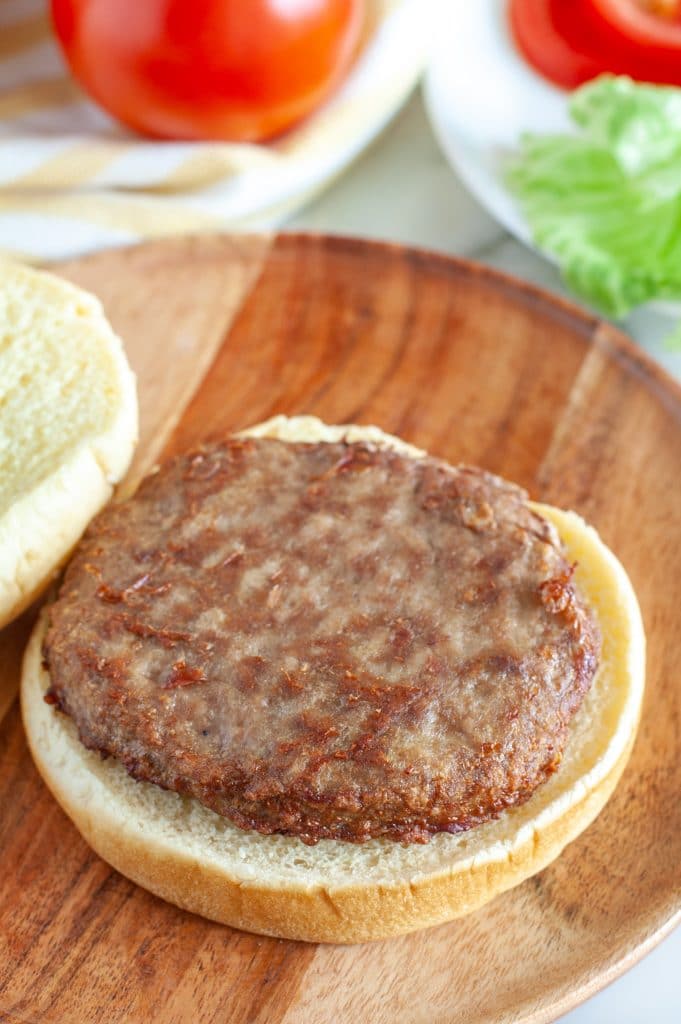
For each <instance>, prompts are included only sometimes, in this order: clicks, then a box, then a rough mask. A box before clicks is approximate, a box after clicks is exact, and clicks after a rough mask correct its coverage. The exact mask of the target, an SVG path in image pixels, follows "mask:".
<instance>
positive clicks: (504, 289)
mask: <svg viewBox="0 0 681 1024" xmlns="http://www.w3.org/2000/svg"><path fill="white" fill-rule="evenodd" d="M60 272H61V273H63V274H64V275H65V276H67V277H69V278H71V279H73V280H75V281H77V282H79V283H81V284H84V285H85V286H87V287H89V288H90V289H92V290H93V291H94V292H96V293H97V294H98V295H99V296H100V297H101V299H102V301H103V302H104V305H105V307H106V309H107V312H108V313H109V315H110V317H111V319H112V320H113V323H114V325H115V327H116V328H117V329H118V331H119V332H120V333H121V335H122V336H123V338H124V339H125V342H126V345H127V348H128V351H129V354H130V357H131V360H132V362H133V364H134V366H135V368H136V370H137V372H138V375H139V385H140V400H141V405H142V439H141V444H140V449H139V453H138V456H137V459H136V462H135V465H134V468H133V471H132V474H131V478H130V481H129V483H130V485H131V486H132V485H133V484H134V481H135V480H136V479H138V478H139V475H140V474H141V473H143V472H144V471H145V470H146V469H147V468H148V467H149V466H150V465H151V464H152V463H153V462H154V460H155V459H157V458H158V457H159V455H161V454H162V453H163V452H164V451H165V452H170V451H174V450H178V449H182V448H184V447H186V446H188V445H191V444H193V443H195V442H196V441H198V440H199V439H202V438H204V437H207V436H215V435H219V434H221V433H224V432H226V431H231V430H233V429H235V428H239V427H244V426H247V425H248V424H250V423H253V422H256V421H258V420H261V419H263V418H265V417H267V416H270V415H272V414H273V413H275V412H286V413H301V412H311V413H315V414H317V415H319V416H321V417H323V418H324V419H326V420H328V421H330V422H342V421H355V422H361V423H370V422H374V423H378V424H379V425H380V426H382V427H383V428H384V429H386V430H388V431H391V432H393V433H397V434H400V435H402V436H403V437H405V438H407V439H408V440H410V441H413V442H414V443H415V444H417V445H420V446H422V447H425V448H428V449H429V450H431V451H432V452H434V453H436V454H437V455H440V456H443V457H444V458H446V459H449V460H451V461H470V462H475V463H479V464H481V465H483V466H485V467H487V468H488V469H490V470H493V471H494V472H497V473H501V474H503V475H505V476H507V477H510V478H511V479H514V480H516V481H518V482H520V483H521V484H523V485H524V486H526V487H527V488H528V489H529V490H530V492H531V494H532V495H533V497H536V498H539V499H541V500H544V501H550V502H553V503H555V504H558V505H564V506H569V507H573V508H575V509H577V510H578V511H579V512H581V513H582V514H583V515H584V516H585V517H586V518H587V519H589V520H590V521H591V522H592V523H593V524H594V525H595V526H596V527H597V528H598V529H599V531H600V532H601V534H602V536H603V538H604V539H605V541H606V542H607V543H608V544H609V545H611V546H612V548H613V549H614V550H615V551H616V552H617V553H618V555H619V556H620V558H621V559H622V561H623V563H624V565H625V566H626V568H627V569H628V571H629V573H630V575H631V578H632V580H633V583H634V585H635V587H636V590H637V592H638V595H639V598H640V602H641V606H642V610H643V615H644V619H645V623H646V627H647V632H648V642H649V664H648V688H647V695H646V701H645V709H644V714H643V720H642V723H641V728H640V732H639V737H638V740H637V743H636V746H635V750H634V754H633V757H632V760H631V762H630V764H629V766H628V767H627V769H626V771H625V774H624V777H623V779H622V782H621V784H620V786H619V787H618V789H617V791H616V793H615V795H614V797H613V798H612V800H611V801H610V803H609V804H608V805H607V807H606V809H605V810H604V811H603V813H602V814H601V816H600V817H599V818H598V819H597V821H596V822H595V823H594V824H593V825H592V826H591V828H589V829H588V830H587V832H586V833H585V834H584V835H583V836H582V837H581V838H580V839H578V840H577V841H576V842H574V843H573V844H572V845H571V846H570V847H568V849H567V850H566V851H565V852H564V854H563V855H562V856H561V857H560V858H559V860H558V861H556V862H555V864H554V865H552V866H551V867H550V868H549V869H547V870H546V871H544V872H543V873H542V874H541V875H539V876H537V877H536V878H534V879H533V880H530V881H529V882H527V883H525V884H524V885H522V886H520V887H519V888H517V889H515V890H514V891H512V892H509V893H507V894H505V895H503V896H501V897H498V898H497V899H496V900H495V901H493V903H492V904H490V905H489V906H488V907H487V908H486V909H484V910H482V911H480V912H478V913H476V914H474V915H472V916H470V917H468V918H466V919H464V920H461V921H458V922H454V923H452V924H449V925H445V926H442V927H439V928H436V929H431V930H430V931H426V932H421V933H418V934H415V935H412V936H407V937H403V938H399V939H395V940H392V941H386V942H380V943H375V944H372V945H367V946H358V947H328V946H326V947H325V946H309V945H304V944H300V943H291V942H282V941H278V940H273V939H266V938H262V937H257V936H251V935H247V934H243V933H238V932H235V931H232V930H230V929H228V928H223V927H220V926H219V925H214V924H211V923H209V922H205V921H202V920H200V919H199V918H195V917H192V916H191V915H189V914H185V913H183V912H181V911H179V910H177V909H175V908H174V907H171V906H169V905H166V904H164V903H162V902H161V901H160V900H158V899H155V898H154V897H152V896H150V895H148V894H147V893H145V892H143V891H142V890H140V889H138V888H136V887H135V886H134V885H132V884H131V883H129V882H128V881H126V880H125V879H124V878H122V877H121V876H119V875H117V874H116V873H115V872H113V871H111V869H109V868H108V867H107V866H106V865H105V864H104V863H103V862H101V861H100V860H99V859H98V858H97V857H95V856H94V855H93V854H92V853H91V852H90V851H89V849H88V848H87V846H86V845H85V844H84V842H83V841H82V840H81V839H80V837H79V836H78V835H77V833H76V832H75V830H74V829H73V827H72V826H71V825H70V823H69V822H68V820H67V819H66V818H65V817H64V815H63V814H62V812H61V811H60V810H59V808H58V807H57V806H56V804H55V803H54V801H53V800H52V799H51V798H50V796H49V794H48V792H47V790H46V789H45V788H44V786H43V785H42V783H41V782H40V779H39V778H38V776H37V773H36V772H35V769H34V768H33V766H32V763H31V761H30V758H29V756H28V753H27V750H26V745H25V741H24V738H23V734H22V731H21V726H20V723H19V718H18V713H17V709H16V704H15V705H14V707H13V708H12V709H11V710H10V712H9V713H8V715H7V716H6V717H5V720H4V722H3V724H2V728H1V730H0V857H1V862H2V865H3V872H2V877H1V878H0V908H1V909H0V1019H7V1020H10V1021H24V1022H28V1021H31V1022H43V1021H55V1022H56V1021H59V1022H61V1024H64V1022H78V1024H84V1022H86V1021H90V1020H92V1021H99V1020H106V1021H107V1024H116V1022H123V1021H125V1022H136V1021H147V1020H151V1019H153V1020H154V1021H155V1022H169V1024H170V1022H172V1024H176V1022H184V1021H188V1022H189V1021H195V1020H199V1019H200V1020H201V1022H202V1024H206V1022H213V1021H214V1022H218V1021H219V1022H223V1021H230V1022H231V1024H241V1022H246V1021H248V1022H251V1024H252V1022H259V1024H265V1022H267V1024H280V1022H285V1024H303V1022H304V1024H331V1022H336V1021H350V1020H353V1021H361V1022H364V1021H366V1022H369V1021H371V1022H372V1024H383V1022H385V1024H395V1022H404V1024H407V1022H409V1024H417V1022H419V1024H438V1022H442V1024H444V1022H447V1024H454V1022H466V1024H478V1022H479V1024H482V1022H498V1024H501V1022H511V1021H513V1022H530V1021H532V1022H539V1021H549V1020H552V1019H554V1018H555V1017H557V1016H558V1015H560V1014H562V1013H564V1012H565V1011H567V1010H568V1009H570V1008H571V1007H573V1006H575V1005H576V1004H577V1003H578V1002H580V1001H581V1000H582V999H584V998H586V997H587V996H588V995H590V994H592V993H593V992H595V991H596V990H597V989H599V988H601V987H602V986H603V985H605V984H606V983H607V982H609V981H611V980H612V979H613V978H615V977H616V976H617V975H618V974H620V973H621V972H622V971H624V970H625V969H626V968H627V967H629V966H631V965H632V964H633V963H635V962H636V960H637V959H639V958H640V957H641V956H642V955H643V954H644V953H646V952H647V951H648V950H649V949H650V948H651V947H652V946H653V945H654V944H655V943H656V942H657V941H659V940H660V939H661V938H662V937H663V936H664V935H665V934H666V933H667V932H669V931H670V930H671V928H672V927H673V926H674V924H675V923H676V922H677V921H678V920H679V916H680V914H681V800H679V794H680V793H681V722H680V718H681V687H680V686H679V682H678V676H677V671H678V670H677V666H678V665H679V664H680V663H681V631H679V628H678V625H677V619H678V608H679V607H680V606H681V544H680V543H679V539H680V526H681V392H680V391H679V389H678V388H677V386H676V385H675V384H674V383H673V382H671V381H670V380H668V379H667V378H666V377H665V376H664V375H663V373H662V372H661V371H660V370H658V369H657V368H656V367H655V366H654V365H653V364H652V363H651V362H650V361H649V360H647V359H646V358H645V357H644V356H643V355H642V354H641V353H640V351H639V350H637V349H636V348H635V347H634V346H633V345H632V344H631V343H630V342H628V341H627V340H626V339H625V338H624V337H622V336H621V335H620V334H618V333H617V332H616V331H615V330H614V329H613V328H611V327H609V326H607V325H605V324H603V323H600V322H599V321H597V320H595V319H591V318H589V317H587V316H585V315H584V314H582V313H580V312H579V311H578V310H576V309H574V308H572V307H571V306H569V305H566V304H564V303H562V302H559V301H557V300H555V299H552V298H551V297H550V296H548V295H546V294H543V293H541V292H539V291H537V290H536V289H534V288H532V287H529V286H526V285H523V284H521V283H519V282H517V281H513V280H511V279H509V278H506V277H503V276H501V275H498V274H496V273H494V272H492V271H490V270H487V269H485V268H483V267H480V266H476V265H473V264H470V263H465V262H462V261H457V260H453V259H447V258H444V257H440V256H436V255H432V254H428V253H423V252H416V251H413V250H410V249H403V248H396V247H389V246H383V245H376V244H367V243H363V242H357V241H350V240H340V239H331V238H325V237H298V236H279V237H274V238H226V237H222V238H221V237H214V238H203V239H184V240H174V241H164V242H159V243H154V244H151V245H147V246H143V247H141V248H138V249H133V250H127V251H126V250H123V251H117V252H110V253H103V254H100V255H98V256H95V257H91V258H88V259H86V260H83V261H80V262H74V263H70V264H68V265H64V266H62V267H61V268H60ZM23 633H24V629H23V627H22V626H21V625H20V626H19V627H14V628H13V630H12V632H11V633H10V632H6V633H5V634H3V635H1V636H0V662H1V663H2V665H3V666H4V676H3V685H4V690H5V695H7V692H8V691H9V690H10V689H11V687H12V686H13V685H15V683H16V671H17V670H16V665H17V662H18V657H19V653H20V643H21V641H22V638H23ZM0 707H2V701H0Z"/></svg>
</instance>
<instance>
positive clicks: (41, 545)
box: [0, 263, 137, 627]
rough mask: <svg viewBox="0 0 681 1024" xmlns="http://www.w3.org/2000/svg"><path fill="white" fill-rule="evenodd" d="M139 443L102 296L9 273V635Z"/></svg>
mask: <svg viewBox="0 0 681 1024" xmlns="http://www.w3.org/2000/svg"><path fill="white" fill-rule="evenodd" d="M136 439H137V399H136V396H135V379H134V376H133V374H132V371H131V370H130V368H129V366H128V364H127V362H126V359H125V356H124V354H123V348H122V346H121V343H120V341H119V340H118V338H117V337H116V335H115V334H114V333H113V331H112V330H111V327H110V326H109V324H108V323H107V321H106V318H105V317H104V313H103V312H102V308H101V306H100V304H99V302H98V301H97V299H95V298H94V296H92V295H88V294H87V292H83V291H81V290H80V289H79V288H75V287H74V286H73V285H71V284H68V283H67V282H66V281H62V280H61V279H60V278H58V277H54V276H53V275H52V274H45V273H42V272H40V271H37V270H31V269H29V268H28V267H22V266H19V265H17V264H14V263H2V264H0V627H1V626H4V625H5V624H6V623H7V622H9V621H10V619H13V618H14V617H15V616H16V615H18V614H19V612H21V611H22V610H23V609H24V608H25V607H26V606H27V605H28V604H30V602H31V601H32V600H33V598H34V597H36V596H37V594H38V593H39V592H40V590H41V589H42V588H43V587H44V586H45V585H46V583H47V582H48V581H49V579H50V577H51V576H52V575H53V573H54V572H55V570H56V569H57V568H58V566H59V565H60V564H61V563H62V562H63V561H64V559H65V558H66V556H67V555H68V553H69V551H70V550H71V548H72V547H73V545H74V544H75V543H76V541H77V540H78V538H79V537H80V535H81V534H82V532H83V530H84V529H85V527H86V526H87V524H88V523H89V521H90V519H92V517H93V516H94V514H95V513H96V512H98V511H99V509H100V508H101V507H102V505H104V503H105V502H106V501H107V500H108V498H109V497H110V495H111V491H112V487H113V484H114V483H116V482H117V481H118V480H120V478H121V477H122V475H123V474H124V473H125V470H126V469H127V467H128V464H129V462H130V458H131V456H132V452H133V448H134V444H135V441H136Z"/></svg>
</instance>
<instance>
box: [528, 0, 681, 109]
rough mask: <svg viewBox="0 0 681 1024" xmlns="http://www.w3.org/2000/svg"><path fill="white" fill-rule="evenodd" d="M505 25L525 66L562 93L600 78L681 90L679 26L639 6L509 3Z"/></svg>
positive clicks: (584, 0)
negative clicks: (621, 77) (606, 76)
mask: <svg viewBox="0 0 681 1024" xmlns="http://www.w3.org/2000/svg"><path fill="white" fill-rule="evenodd" d="M660 2H662V0H660ZM509 19H510V24H511V29H512V31H513V35H514V37H515V40H516V43H517V44H518V48H519V49H520V51H521V53H522V54H523V55H524V56H525V57H526V59H527V60H528V62H529V63H530V64H532V66H533V67H534V68H535V69H536V70H537V71H539V72H540V74H542V75H544V76H545V77H546V78H548V79H549V80H550V81H552V82H554V83H555V84H556V85H560V86H562V87H563V88H566V89H574V88H576V87H577V86H578V85H581V84H582V83H583V82H586V81H589V79H591V78H595V77H596V76H597V75H600V74H603V73H604V72H610V73H612V74H616V75H630V76H631V77H632V78H636V79H638V80H639V81H643V82H658V83H667V84H669V85H681V20H677V19H676V18H669V17H666V16H665V17H663V16H661V15H659V14H653V13H651V12H650V10H644V9H643V7H642V6H641V4H640V3H639V0H571V2H569V3H568V2H566V0H510V4H509Z"/></svg>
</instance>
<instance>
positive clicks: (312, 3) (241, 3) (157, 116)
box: [51, 0, 365, 142]
mask: <svg viewBox="0 0 681 1024" xmlns="http://www.w3.org/2000/svg"><path fill="white" fill-rule="evenodd" d="M51 4H52V17H53V21H54V26H55V29H56V31H57V35H58V37H59V40H60V42H61V44H62V47H63V49H64V52H65V54H66V57H67V60H68V62H69V65H70V67H71V70H72V71H73V74H74V75H75V77H76V78H77V79H78V81H79V82H80V83H81V85H82V86H83V87H84V88H85V90H86V91H87V92H88V93H89V94H90V95H91V96H92V97H93V98H94V99H95V100H96V101H97V102H98V103H100V104H101V105H102V106H103V107H104V108H105V109H106V110H108V111H109V112H110V113H111V114H113V115H114V117H117V118H118V119H119V120H120V121H123V122H124V123H125V124H127V125H129V126H130V127H131V128H134V129H136V130H137V131H140V132H143V133H146V134H149V135H154V136H158V137H162V138H174V139H230V140H235V141H249V142H253V141H261V140H263V139H268V138H271V137H272V136H274V135H278V134H279V133H281V132H283V131H284V130H285V129H286V128H289V127H290V126H291V125H292V124H294V123H295V122H296V121H298V120H300V119H301V118H303V117H305V116H306V115H307V114H309V113H310V112H311V111H312V110H313V109H314V108H315V107H316V106H317V105H318V104H319V103H320V102H321V101H322V100H323V99H324V98H325V97H326V96H327V95H328V94H329V92H330V91H331V90H332V89H333V87H334V86H335V85H336V84H337V83H338V81H339V80H340V78H341V77H342V75H343V74H344V72H345V71H347V69H348V66H349V64H350V61H351V60H352V57H353V55H354V53H355V52H356V48H357V44H358V40H359V36H360V32H361V29H362V24H363V18H364V8H365V0H51Z"/></svg>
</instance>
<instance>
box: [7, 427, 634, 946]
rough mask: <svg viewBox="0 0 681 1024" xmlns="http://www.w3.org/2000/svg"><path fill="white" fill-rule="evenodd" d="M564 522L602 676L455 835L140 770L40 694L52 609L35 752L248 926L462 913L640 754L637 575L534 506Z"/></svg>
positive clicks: (519, 873)
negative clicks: (506, 790)
mask: <svg viewBox="0 0 681 1024" xmlns="http://www.w3.org/2000/svg"><path fill="white" fill-rule="evenodd" d="M246 433H250V434H252V435H255V436H271V437H278V438H281V439H283V440H289V441H293V440H298V441H300V440H302V441H311V442H314V441H335V440H338V439H340V438H343V437H345V438H347V439H348V440H350V441H355V440H370V441H372V442H374V443H380V444H386V445H392V446H393V447H398V448H399V449H400V450H401V451H402V452H404V453H408V454H410V455H413V456H416V457H418V455H419V454H421V453H420V452H419V451H418V450H417V449H414V448H412V447H411V446H409V445H406V444H405V443H404V442H400V441H398V440H397V439H395V438H391V437H389V436H388V435H385V434H383V433H382V432H380V431H378V430H377V428H364V427H354V426H352V427H347V426H343V427H328V426H325V425H324V424H322V423H320V421H318V420H316V419H314V418H312V417H296V418H293V419H288V420H287V419H286V418H284V417H276V418H275V419H274V420H271V421H269V422H268V423H266V424H262V425H260V426H258V427H255V428H253V429H252V430H251V431H248V432H246ZM534 507H535V508H536V509H537V511H539V512H540V513H541V514H542V515H544V516H545V517H546V518H547V519H549V520H550V521H551V522H552V523H553V524H554V525H555V526H556V528H557V529H558V531H559V533H560V535H561V537H562V539H563V542H564V543H565V545H566V547H567V550H568V556H569V557H570V558H571V559H572V560H574V561H576V562H577V563H578V568H577V576H576V578H577V581H578V584H579V586H580V588H581V591H582V593H583V594H584V596H585V597H586V599H587V601H588V602H589V604H590V605H591V608H592V610H593V612H594V614H595V616H596V619H597V621H598V624H599V627H600V630H601V633H602V654H601V662H600V667H599V670H598V673H597V676H596V678H595V681H594V683H593V685H592V687H591V690H590V691H589V693H588V695H587V697H586V699H585V701H584V703H583V705H582V707H581V709H580V710H579V711H578V712H577V714H576V715H575V717H574V719H573V721H572V724H571V726H570V738H569V741H568V744H567V748H566V750H565V752H564V755H563V760H562V763H561V765H560V767H559V769H558V770H557V771H556V772H555V774H553V775H552V776H551V777H550V778H549V780H548V781H547V782H546V783H545V784H543V785H542V786H540V787H539V788H538V789H537V790H536V791H535V792H534V794H533V795H532V796H531V797H530V799H529V800H528V801H527V802H526V803H524V804H522V805H521V806H516V807H513V808H510V809H508V810H506V811H504V812H502V813H501V814H500V816H499V817H498V818H497V819H496V820H492V821H488V822H485V823H484V824H481V825H479V826H477V827H475V828H473V829H471V830H470V831H468V832H462V833H459V834H458V835H450V834H446V833H439V834H437V835H436V836H434V837H433V838H432V839H431V840H430V842H428V843H426V844H411V845H402V844H399V843H396V842H393V841H392V840H390V839H373V840H370V841H368V842H365V843H361V844H356V843H349V842H342V841H337V840H322V841H320V842H319V843H317V844H316V845H314V846H308V845H305V843H303V842H302V841H301V840H300V839H298V838H296V837H290V836H283V835H261V834H259V833H257V832H254V831H242V830H241V829H239V828H237V827H236V826H235V825H233V824H232V823H230V822H229V821H228V820H227V819H226V818H223V817H221V816H219V815H218V814H216V813H214V812H212V811H211V810H209V809H208V808H206V807H205V806H203V805H202V804H200V803H198V802H197V801H195V800H193V799H191V798H189V797H183V796H180V795H178V794H177V793H175V792H169V791H165V790H162V789H160V788H159V787H158V786H155V785H153V784H151V783H146V782H138V781H135V780H134V779H132V778H131V777H130V776H129V775H128V774H127V773H126V771H125V769H124V768H123V767H122V765H121V764H119V763H117V762H116V761H115V760H113V759H108V760H102V759H101V758H100V756H99V755H98V754H97V753H93V752H91V751H89V750H87V749H86V748H85V747H84V746H83V745H82V744H81V742H80V740H79V739H78V735H77V731H76V729H75V726H74V725H73V723H72V721H71V719H70V718H68V717H66V716H64V715H59V714H55V712H54V710H53V709H52V708H51V707H49V706H48V705H47V704H46V703H45V702H44V701H43V699H42V698H43V695H44V694H45V692H46V690H47V688H48V686H49V678H48V674H47V672H46V670H45V669H44V667H43V664H42V657H41V645H42V639H43V636H44V633H45V627H46V613H43V616H42V618H41V620H40V621H39V623H38V625H37V626H36V629H35V631H34V634H33V636H32V638H31V641H30V644H29V646H28V649H27V652H26V656H25V660H24V668H23V675H22V709H23V717H24V723H25V727H26V732H27V735H28V740H29V744H30V747H31V750H32V753H33V757H34V759H35V761H36V764H37V766H38V768H39V770H40V772H41V774H42V776H43V778H44V779H45V781H46V783H47V785H48V786H49V788H50V789H51V791H52V792H53V794H54V796H55V797H56V799H57V800H58V801H59V803H60V804H61V806H62V807H63V809H64V810H65V811H66V813H67V814H68V815H69V817H70V818H71V819H72V820H73V821H74V823H75V824H76V826H77V828H78V829H79V830H80V832H81V833H82V835H83V836H84V838H85V839H86V840H87V842H88V843H89V844H90V845H91V846H92V847H93V848H94V849H95V850H96V851H97V853H99V854H100V856H102V857H103V858H104V859H105V860H106V861H108V862H109V863H110V864H111V865H112V866H113V867H115V868H116V869H117V870H119V871H120V872H121V873H122V874H124V875H126V876H127V877H129V878H131V879H132V880H133V881H135V882H137V883H138V884H140V885H142V886H144V887H145V888H146V889H149V890H150V891H152V892H154V893H156V894H157V895H158V896H161V897H162V898H163V899H165V900H168V901H170V902H171V903H174V904H176V905H177V906H179V907H183V908H185V909H187V910H190V911H193V912H194V913H198V914H201V915H203V916H205V917H208V918H210V919H212V920H215V921H220V922H223V923H225V924H229V925H232V926H234V927H237V928H243V929H246V930H249V931H254V932H260V933H263V934H267V935H274V936H280V937H284V938H290V939H302V940H307V941H317V942H342V943H349V942H360V941H366V940H371V939H379V938H384V937H387V936H391V935H397V934H400V933H404V932H409V931H412V930H414V929H417V928H422V927H426V926H429V925H435V924H439V923H442V922H444V921H448V920H451V919H453V918H455V917H458V916H461V915H463V914H465V913H468V912H469V911H472V910H475V909H476V908H478V907H480V906H482V905H483V904H484V903H486V902H487V901H488V900H490V899H492V898H493V897H494V896H495V895H497V894H498V893H501V892H503V891H504V890H506V889H509V888H510V887H511V886H513V885H516V884H518V883H519V882H522V881H523V880H524V879H525V878H527V877H529V876H530V875H533V874H535V873H536V872H537V871H540V870H541V869H542V868H544V867H546V865H547V864H549V863H550V862H551V861H552V860H553V859H554V858H555V857H556V856H558V854H559V853H560V852H561V850H562V849H563V848H564V846H565V845H566V844H567V843H569V842H570V841H571V840H572V839H574V838H575V837H576V836H578V835H579V833H580V832H582V831H583V830H584V829H585V828H586V827H587V826H588V825H589V824H590V822H591V821H593V819H594V818H595V816H596V815H597V814H598V812H599V811H600V810H601V808H602V807H603V805H604V804H605V802H606V800H607V799H608V797H609V796H610V794H611V793H612V791H613V789H614V787H615V785H616V783H617V781H618V779H619V777H620V775H621V773H622V770H623V768H624V766H625V764H626V761H627V759H628V757H629V754H630V751H631V747H632V744H633V741H634V735H635V731H636V726H637V722H638V718H639V713H640V708H641V701H642V696H643V683H644V660H645V640H644V633H643V626H642V622H641V616H640V612H639V609H638V605H637V602H636V597H635V595H634V592H633V589H632V586H631V584H630V582H629V580H628V578H627V575H626V573H625V571H624V569H623V568H622V566H621V565H620V563H619V562H618V561H617V559H616V558H615V556H614V555H613V554H612V552H611V551H610V550H609V549H608V548H607V547H606V546H605V545H604V544H603V543H602V541H601V540H600V539H599V537H598V535H597V533H596V532H595V531H594V530H593V529H592V528H591V527H589V526H587V525H586V524H585V523H584V521H583V520H582V519H581V518H580V517H579V516H577V515H576V514H574V513H572V512H563V511H560V510H558V509H555V508H552V507H550V506H545V505H536V506H534Z"/></svg>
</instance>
